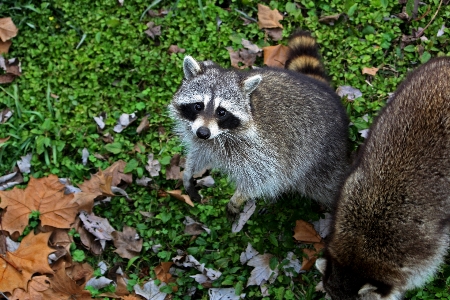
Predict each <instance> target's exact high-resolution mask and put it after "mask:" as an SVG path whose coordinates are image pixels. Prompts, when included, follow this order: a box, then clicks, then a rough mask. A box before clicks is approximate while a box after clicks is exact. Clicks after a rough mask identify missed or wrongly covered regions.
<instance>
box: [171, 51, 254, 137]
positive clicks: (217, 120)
mask: <svg viewBox="0 0 450 300" xmlns="http://www.w3.org/2000/svg"><path fill="white" fill-rule="evenodd" d="M183 71H184V79H183V82H182V84H181V86H180V88H179V89H178V91H177V92H176V93H175V95H174V98H173V100H172V103H171V104H170V105H169V109H170V112H171V115H172V117H173V118H174V119H175V120H176V121H177V122H178V123H180V122H181V123H182V124H184V126H186V128H187V131H190V132H191V133H192V134H193V135H194V136H195V137H197V138H199V139H203V140H208V139H214V138H216V137H218V136H220V135H221V134H223V133H224V132H228V131H231V130H235V129H242V128H246V126H247V125H248V123H249V122H250V121H251V119H252V118H251V108H250V94H251V93H252V92H253V91H254V90H255V89H256V88H257V87H258V85H259V84H260V82H261V80H262V77H261V75H253V76H251V75H250V76H247V77H244V78H243V75H241V74H239V73H238V72H236V71H232V70H230V71H228V70H225V69H222V68H220V67H219V66H217V65H216V64H214V63H213V62H211V61H206V62H202V63H199V62H197V61H196V60H195V59H193V58H192V57H190V56H186V57H185V58H184V62H183ZM178 125H180V124H178ZM184 133H186V132H184Z"/></svg>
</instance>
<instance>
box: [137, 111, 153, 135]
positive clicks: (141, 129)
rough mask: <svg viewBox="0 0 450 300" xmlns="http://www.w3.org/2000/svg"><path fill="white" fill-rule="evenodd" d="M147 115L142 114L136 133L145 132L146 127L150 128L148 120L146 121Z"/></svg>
mask: <svg viewBox="0 0 450 300" xmlns="http://www.w3.org/2000/svg"><path fill="white" fill-rule="evenodd" d="M148 117H149V116H148V115H147V116H144V117H143V118H142V120H141V123H139V126H138V127H137V128H136V132H137V133H141V132H145V131H147V129H149V128H150V122H149V121H148Z"/></svg>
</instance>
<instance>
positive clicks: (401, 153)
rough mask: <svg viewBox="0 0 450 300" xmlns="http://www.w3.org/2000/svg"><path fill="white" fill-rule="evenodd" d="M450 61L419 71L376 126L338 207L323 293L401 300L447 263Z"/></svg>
mask: <svg viewBox="0 0 450 300" xmlns="http://www.w3.org/2000/svg"><path fill="white" fill-rule="evenodd" d="M449 233H450V58H449V57H444V58H438V59H434V60H432V61H430V62H428V63H427V64H425V65H423V66H421V67H419V68H418V69H417V70H415V71H414V72H413V73H412V74H410V75H409V76H408V77H407V79H406V80H405V81H404V82H403V83H402V84H401V85H400V87H399V88H398V90H397V91H396V93H395V94H394V97H393V100H392V101H391V102H389V103H388V104H387V105H386V107H385V108H384V110H383V111H382V112H381V114H380V115H379V117H378V118H377V119H376V121H375V123H374V125H373V126H372V129H371V130H370V134H369V138H368V139H367V141H366V144H365V146H364V147H363V148H362V151H361V152H360V155H359V157H358V159H357V161H356V163H355V165H354V167H353V168H352V172H351V173H350V175H349V177H348V178H347V179H346V181H345V183H344V185H343V187H342V190H341V193H340V197H339V199H338V201H337V208H336V212H335V220H334V228H333V232H332V234H331V237H330V240H329V241H328V243H327V246H326V248H325V253H324V258H322V259H319V260H317V263H316V266H317V268H318V269H319V270H320V271H321V272H322V273H323V275H324V276H323V281H322V283H321V284H319V286H318V289H322V288H323V289H324V290H325V291H326V292H327V293H328V294H329V296H331V298H332V299H337V300H339V299H342V300H344V299H345V300H352V299H401V298H402V297H403V294H404V293H405V292H406V291H407V290H410V289H413V288H416V287H420V286H421V285H423V284H424V283H425V282H426V281H427V280H428V279H429V278H430V276H431V275H433V274H434V273H435V272H436V270H437V268H438V266H439V265H440V264H441V263H442V262H443V261H444V256H445V254H446V253H447V248H448V246H449V242H450V238H449Z"/></svg>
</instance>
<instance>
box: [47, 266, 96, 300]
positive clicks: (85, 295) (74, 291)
mask: <svg viewBox="0 0 450 300" xmlns="http://www.w3.org/2000/svg"><path fill="white" fill-rule="evenodd" d="M72 274H73V273H72ZM82 278H83V279H86V277H82ZM49 281H50V284H51V287H52V289H53V291H54V292H56V293H59V294H60V295H64V296H63V297H61V298H60V299H77V300H88V299H92V297H91V293H89V291H87V290H85V289H84V285H85V283H83V284H81V285H78V284H77V280H76V279H75V278H74V277H73V276H72V278H71V277H69V275H68V274H67V272H66V268H65V267H62V268H61V269H59V270H58V271H57V272H56V274H55V275H54V276H51V277H50V278H49Z"/></svg>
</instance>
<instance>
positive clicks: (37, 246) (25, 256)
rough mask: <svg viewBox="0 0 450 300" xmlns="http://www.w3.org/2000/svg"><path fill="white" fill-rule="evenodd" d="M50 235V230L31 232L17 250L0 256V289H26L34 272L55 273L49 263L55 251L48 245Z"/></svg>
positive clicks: (9, 290)
mask: <svg viewBox="0 0 450 300" xmlns="http://www.w3.org/2000/svg"><path fill="white" fill-rule="evenodd" d="M50 235H51V233H50V232H48V233H40V234H37V235H35V234H34V233H33V232H31V233H30V234H28V235H27V236H25V237H24V238H23V240H22V242H21V243H20V245H19V248H18V249H17V250H16V251H14V252H6V255H5V256H4V257H3V256H0V291H3V292H10V293H12V292H13V291H14V289H17V288H21V289H24V290H26V289H27V285H28V281H29V280H30V279H31V276H32V275H33V274H34V273H41V274H46V273H49V274H52V273H53V270H52V269H51V268H50V266H49V265H48V255H49V254H50V253H52V252H54V251H55V250H54V249H52V248H50V247H49V246H48V239H49V237H50Z"/></svg>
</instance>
